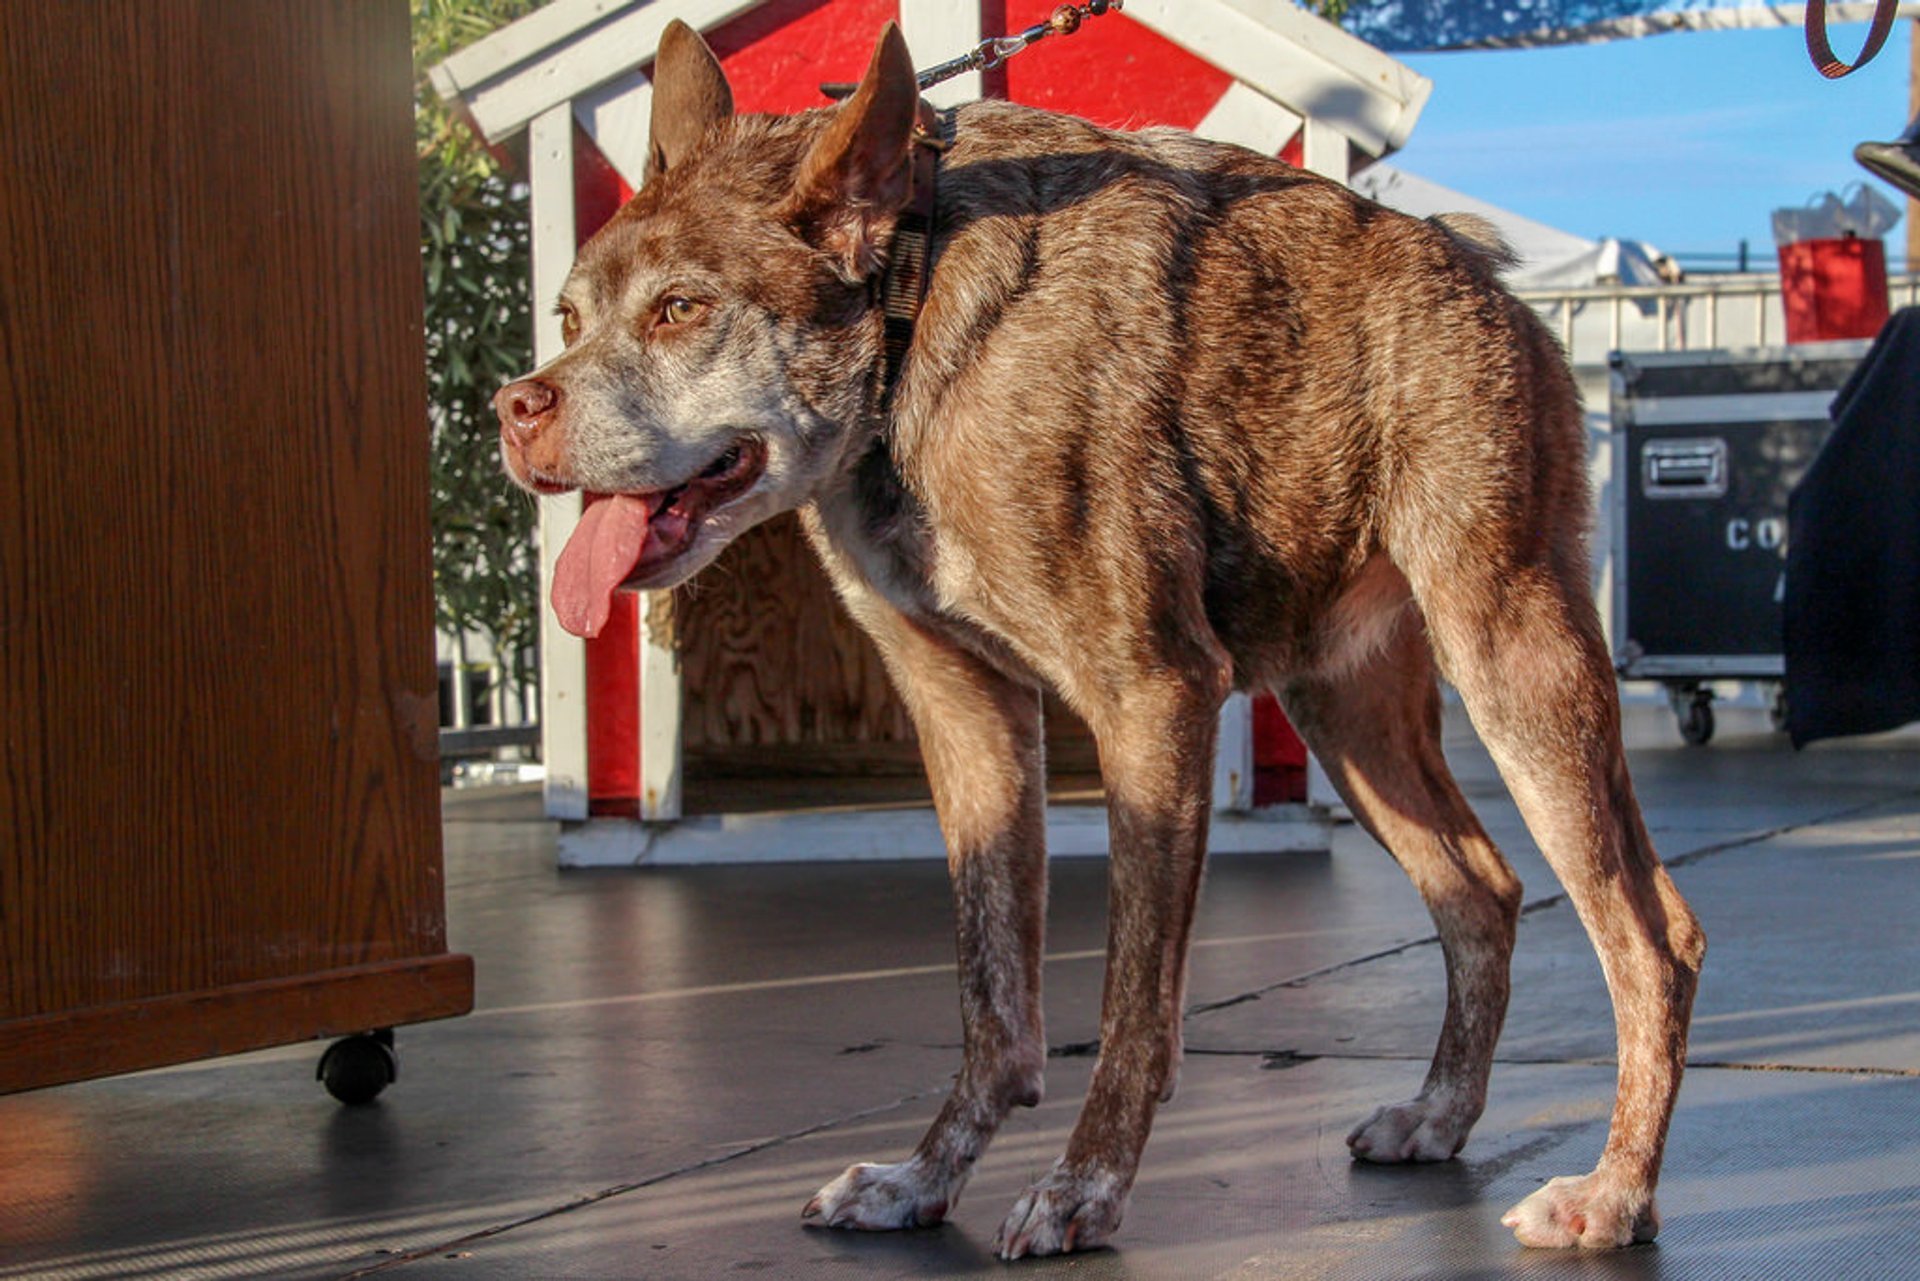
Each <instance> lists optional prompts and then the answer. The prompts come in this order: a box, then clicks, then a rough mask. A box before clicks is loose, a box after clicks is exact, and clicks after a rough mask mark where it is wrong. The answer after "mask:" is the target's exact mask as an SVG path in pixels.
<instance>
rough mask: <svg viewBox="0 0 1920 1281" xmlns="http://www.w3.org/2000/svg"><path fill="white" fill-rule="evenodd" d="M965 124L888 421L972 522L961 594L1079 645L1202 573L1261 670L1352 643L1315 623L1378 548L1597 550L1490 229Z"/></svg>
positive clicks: (1229, 151) (940, 505) (1059, 123)
mask: <svg viewBox="0 0 1920 1281" xmlns="http://www.w3.org/2000/svg"><path fill="white" fill-rule="evenodd" d="M952 133H953V138H954V141H953V145H952V147H951V149H950V150H949V151H948V152H947V153H946V155H945V157H944V158H943V160H942V164H941V171H940V178H939V186H938V191H939V196H940V199H939V210H938V219H937V223H936V228H935V245H936V254H937V257H936V260H935V269H934V273H933V284H932V290H931V294H930V296H929V297H928V299H927V303H926V308H925V312H924V314H923V318H922V322H921V327H920V333H919V336H918V339H917V342H916V344H915V347H914V353H913V357H912V359H911V360H910V362H909V364H908V367H907V372H906V375H905V380H904V383H903V386H902V388H901V393H900V396H899V398H898V400H897V402H896V408H897V415H896V423H895V427H894V430H895V432H896V433H897V437H898V440H899V446H900V448H899V454H900V457H901V458H902V459H903V460H904V462H905V465H906V467H907V468H908V474H907V477H906V479H907V481H908V487H909V488H910V489H911V490H912V491H913V492H914V493H915V494H917V495H919V496H921V497H922V498H923V499H924V501H925V502H926V503H927V504H928V505H929V507H930V509H931V510H930V512H929V515H930V517H931V520H930V526H931V528H933V529H936V530H950V531H954V532H955V533H957V534H960V535H963V536H964V539H963V541H964V544H965V548H964V551H961V550H960V548H959V547H958V546H957V545H956V544H957V542H958V541H959V540H956V541H955V543H950V551H949V555H948V556H947V558H946V562H947V563H946V564H945V565H944V566H943V565H940V564H936V565H934V566H933V571H934V572H935V573H936V574H937V575H939V585H940V589H941V590H940V594H941V596H942V597H943V598H944V599H946V600H948V601H949V602H952V603H958V604H960V605H962V606H963V608H964V609H965V611H966V612H968V613H975V612H980V611H987V612H990V613H991V614H993V615H994V617H995V619H996V621H998V620H1002V619H1004V620H1028V625H1030V626H1041V627H1044V626H1046V625H1049V624H1052V625H1057V626H1059V627H1061V628H1063V629H1070V630H1073V631H1076V632H1084V629H1085V628H1086V625H1087V620H1088V619H1089V618H1102V617H1104V616H1107V615H1110V614H1114V613H1116V612H1120V613H1131V612H1132V611H1135V610H1140V609H1149V610H1156V611H1161V612H1173V613H1177V612H1178V611H1179V610H1180V609H1181V608H1182V604H1183V603H1182V602H1180V601H1177V600H1170V599H1166V598H1165V588H1164V587H1162V588H1159V589H1156V593H1157V595H1158V597H1159V598H1158V599H1152V598H1148V597H1146V596H1141V595H1138V594H1130V593H1128V592H1127V590H1126V589H1127V587H1128V585H1130V584H1134V583H1139V582H1145V581H1153V582H1157V583H1161V584H1174V583H1191V584H1199V585H1201V598H1200V599H1201V607H1202V608H1203V609H1204V612H1205V617H1206V622H1207V623H1208V625H1209V626H1210V629H1211V630H1212V631H1213V632H1214V633H1215V634H1217V635H1218V636H1219V638H1220V640H1221V642H1222V644H1223V645H1224V647H1225V649H1226V651H1227V653H1228V654H1229V655H1231V657H1232V660H1233V663H1234V667H1235V669H1236V675H1237V677H1238V679H1239V681H1240V682H1241V683H1243V684H1259V683H1263V682H1264V681H1265V680H1267V679H1269V678H1271V677H1272V676H1274V675H1276V674H1278V673H1282V672H1287V671H1291V670H1296V669H1297V668H1299V667H1301V666H1303V665H1305V666H1312V665H1314V664H1315V663H1316V662H1317V661H1319V660H1320V659H1322V658H1329V657H1332V656H1331V655H1327V654H1324V653H1323V652H1322V651H1324V650H1325V649H1327V647H1328V646H1329V645H1333V644H1336V643H1337V640H1336V638H1335V637H1333V636H1330V635H1328V634H1327V629H1325V628H1323V627H1322V626H1321V625H1320V624H1321V621H1322V620H1323V619H1324V618H1325V617H1326V615H1327V613H1328V611H1329V609H1330V608H1331V606H1332V605H1333V604H1334V602H1335V601H1336V600H1338V599H1339V598H1340V597H1341V596H1342V595H1343V594H1344V593H1346V592H1347V591H1349V590H1350V589H1351V588H1352V586H1353V585H1354V584H1355V582H1356V581H1357V580H1358V579H1359V577H1360V576H1361V575H1362V572H1363V570H1364V568H1365V566H1366V565H1367V563H1368V561H1369V560H1370V559H1371V558H1373V557H1375V556H1376V555H1379V554H1381V553H1386V554H1388V555H1390V556H1391V557H1392V558H1393V559H1394V560H1395V562H1397V563H1398V564H1400V566H1401V567H1402V569H1403V570H1409V569H1410V566H1411V565H1413V564H1414V563H1417V562H1419V561H1420V560H1421V558H1423V557H1424V558H1429V559H1430V558H1432V557H1435V556H1439V557H1446V558H1453V557H1458V556H1461V555H1471V554H1475V549H1476V548H1505V547H1511V546H1512V545H1514V543H1515V542H1516V541H1524V542H1528V543H1532V544H1535V545H1537V546H1538V547H1539V548H1540V550H1541V551H1542V552H1543V553H1545V554H1551V555H1553V556H1556V557H1565V558H1567V559H1568V560H1569V562H1580V561H1581V560H1582V557H1583V555H1584V553H1583V537H1584V532H1585V529H1586V525H1587V478H1586V472H1585V450H1584V441H1583V439H1582V435H1581V431H1582V429H1581V426H1580V422H1579V415H1578V410H1577V401H1576V398H1575V393H1574V389H1573V387H1572V383H1571V379H1570V377H1569V375H1568V373H1567V370H1566V366H1565V361H1564V359H1563V357H1562V356H1561V354H1560V352H1559V349H1558V347H1557V345H1556V344H1555V343H1554V341H1553V339H1552V338H1551V336H1550V335H1548V334H1547V333H1546V331H1545V330H1544V328H1543V327H1542V326H1541V325H1540V323H1539V322H1538V320H1537V318H1536V317H1535V316H1534V315H1533V313H1532V311H1531V310H1530V309H1529V308H1527V307H1525V306H1524V305H1522V304H1520V303H1519V302H1517V301H1516V300H1514V299H1513V298H1512V297H1511V296H1510V295H1509V294H1507V293H1506V292H1505V291H1504V290H1503V289H1502V288H1501V287H1500V285H1499V284H1498V282H1497V280H1496V278H1495V273H1496V271H1497V269H1498V268H1499V266H1500V265H1501V263H1502V260H1503V250H1502V249H1501V247H1500V246H1499V244H1498V240H1497V238H1492V239H1490V238H1489V229H1486V228H1482V227H1479V226H1476V225H1475V224H1473V223H1461V224H1459V225H1457V226H1449V225H1437V224H1436V223H1433V222H1426V221H1421V220H1417V219H1413V218H1409V217H1406V216H1403V215H1401V214H1398V213H1395V212H1392V211H1390V210H1386V209H1383V208H1381V207H1380V206H1378V205H1375V204H1373V203H1371V202H1369V201H1367V200H1365V199H1363V198H1361V197H1358V196H1356V195H1354V194H1353V193H1351V192H1349V191H1348V190H1347V189H1345V188H1343V187H1341V186H1339V185H1337V184H1334V183H1331V182H1328V181H1325V180H1323V179H1320V178H1318V177H1315V176H1314V175H1311V174H1307V173H1303V172H1301V171H1299V170H1296V169H1293V168H1291V167H1289V166H1287V165H1285V164H1283V163H1281V162H1279V161H1275V160H1270V159H1267V158H1264V157H1260V156H1256V155H1254V154H1252V153H1250V152H1247V151H1245V150H1243V149H1240V148H1237V147H1230V146H1226V145H1222V144H1216V143H1210V142H1206V141H1204V140H1201V139H1198V138H1195V137H1193V136H1192V135H1189V134H1185V133H1181V132H1176V131H1171V130H1149V131H1143V132H1140V133H1117V132H1110V131H1106V130H1102V129H1097V128H1095V127H1093V126H1091V125H1089V124H1087V123H1085V122H1083V121H1079V120H1075V119H1072V118H1069V117H1063V116H1058V115H1054V114H1051V113H1047V112H1041V111H1036V110H1032V109H1029V108H1024V107H1018V106H1014V105H1011V104H1006V103H997V102H993V103H978V104H974V105H972V106H969V107H965V108H962V109H960V111H959V112H958V113H957V116H956V118H955V119H954V121H953V124H952ZM1143 530H1145V531H1151V532H1153V533H1156V534H1157V535H1158V537H1159V538H1160V539H1161V541H1159V542H1158V543H1151V544H1147V545H1143V542H1142V531H1143ZM934 559H935V560H936V561H938V560H939V559H940V558H939V557H934ZM1142 564H1146V565H1149V566H1159V567H1163V568H1164V570H1165V571H1166V572H1165V573H1157V574H1152V575H1148V576H1146V577H1145V578H1143V576H1142V574H1141V573H1140V572H1139V569H1138V567H1139V566H1141V565H1142ZM943 568H944V569H946V570H948V571H949V572H946V573H944V574H941V573H940V571H941V570H942V569H943ZM1415 572H1417V571H1415ZM1117 585H1118V586H1119V588H1120V590H1121V592H1122V595H1121V596H1120V597H1118V598H1116V596H1115V590H1116V586H1117ZM995 594H997V595H998V596H999V597H1000V599H992V597H993V596H994V595H995ZM1130 596H1131V598H1130ZM1009 597H1010V598H1009ZM1069 620H1070V621H1069ZM1015 625H1016V627H1018V626H1019V624H1015ZM1032 648H1034V649H1047V648H1050V646H1049V645H1047V644H1046V643H1045V642H1044V641H1042V640H1041V639H1040V638H1038V637H1036V638H1035V640H1034V642H1033V645H1032ZM1049 675H1056V673H1049Z"/></svg>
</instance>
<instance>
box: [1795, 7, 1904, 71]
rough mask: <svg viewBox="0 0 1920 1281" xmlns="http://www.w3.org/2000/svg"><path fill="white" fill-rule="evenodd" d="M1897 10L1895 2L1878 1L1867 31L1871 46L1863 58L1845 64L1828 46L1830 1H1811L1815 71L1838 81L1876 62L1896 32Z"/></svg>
mask: <svg viewBox="0 0 1920 1281" xmlns="http://www.w3.org/2000/svg"><path fill="white" fill-rule="evenodd" d="M1896 7H1897V6H1896V4H1895V0H1874V6H1873V25H1872V26H1870V27H1868V28H1867V42H1866V44H1864V45H1862V46H1861V48H1860V56H1859V57H1857V58H1855V59H1854V60H1853V61H1852V62H1842V61H1840V59H1838V58H1836V57H1834V56H1833V46H1832V45H1831V44H1829V43H1827V0H1807V56H1808V57H1809V58H1812V59H1813V65H1814V69H1815V70H1817V71H1818V72H1819V73H1820V74H1821V75H1823V76H1825V77H1826V78H1827V79H1829V80H1838V79H1839V78H1840V77H1841V76H1844V75H1846V74H1848V73H1849V72H1853V71H1858V70H1860V68H1862V67H1864V66H1866V65H1867V64H1868V63H1869V62H1872V61H1873V57H1874V55H1875V54H1877V53H1879V52H1880V46H1882V45H1884V44H1885V43H1886V42H1887V36H1888V34H1889V33H1890V32H1892V30H1893V19H1894V16H1895V13H1894V11H1895V9H1896Z"/></svg>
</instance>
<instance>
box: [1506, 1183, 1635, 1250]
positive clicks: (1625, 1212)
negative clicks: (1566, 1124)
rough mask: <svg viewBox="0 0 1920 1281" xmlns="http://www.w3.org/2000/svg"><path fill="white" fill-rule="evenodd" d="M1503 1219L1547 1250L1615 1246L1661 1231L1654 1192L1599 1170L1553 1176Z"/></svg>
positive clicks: (1524, 1240) (1525, 1240) (1522, 1238)
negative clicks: (1613, 1180)
mask: <svg viewBox="0 0 1920 1281" xmlns="http://www.w3.org/2000/svg"><path fill="white" fill-rule="evenodd" d="M1500 1222H1502V1223H1504V1224H1506V1225H1507V1226H1508V1227H1510V1228H1512V1229H1513V1235H1514V1236H1516V1237H1518V1238H1519V1240H1520V1244H1521V1245H1530V1246H1538V1247H1542V1248H1545V1249H1565V1248H1567V1247H1568V1246H1576V1245H1577V1246H1579V1247H1581V1248H1582V1249H1586V1250H1615V1249H1618V1248H1620V1247H1621V1246H1627V1245H1634V1244H1636V1243H1638V1242H1641V1241H1651V1240H1653V1238H1654V1237H1655V1236H1657V1235H1658V1234H1659V1232H1660V1212H1659V1211H1658V1210H1657V1209H1655V1208H1654V1204H1653V1196H1652V1195H1651V1193H1649V1192H1648V1191H1646V1190H1645V1189H1643V1188H1642V1189H1634V1188H1628V1189H1622V1188H1620V1187H1619V1186H1617V1185H1615V1184H1612V1183H1609V1182H1607V1181H1606V1180H1605V1179H1603V1178H1602V1177H1601V1176H1600V1175H1599V1174H1588V1175H1582V1176H1580V1177H1579V1178H1561V1179H1551V1180H1549V1181H1548V1182H1547V1185H1546V1186H1545V1187H1543V1188H1541V1189H1540V1190H1539V1191H1538V1192H1535V1193H1534V1194H1533V1195H1532V1196H1530V1197H1528V1198H1527V1199H1526V1200H1524V1201H1522V1202H1521V1203H1520V1204H1519V1205H1516V1206H1514V1207H1513V1208H1512V1209H1511V1210H1508V1211H1507V1212H1506V1214H1505V1215H1503V1216H1502V1217H1501V1219H1500Z"/></svg>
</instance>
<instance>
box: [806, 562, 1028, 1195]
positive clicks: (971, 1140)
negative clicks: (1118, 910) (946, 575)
mask: <svg viewBox="0 0 1920 1281" xmlns="http://www.w3.org/2000/svg"><path fill="white" fill-rule="evenodd" d="M856 613H857V614H858V615H859V616H860V619H861V621H862V623H863V624H865V625H866V627H867V630H868V631H869V632H870V633H871V634H872V635H873V637H874V639H875V640H876V641H877V642H878V643H879V645H880V650H881V653H882V654H883V655H884V656H885V657H886V659H887V664H888V667H889V668H890V670H891V671H892V672H893V675H894V680H895V683H896V684H897V685H898V686H899V687H900V690H901V692H902V695H903V696H904V698H905V700H906V703H907V707H908V710H909V712H910V713H911V714H912V716H913V721H914V725H915V728H916V729H917V730H918V732H919V736H920V750H921V754H922V756H923V757H924V759H925V761H926V767H927V777H928V779H929V781H930V782H931V783H932V785H933V795H934V804H935V807H936V808H937V810H938V811H939V815H940V825H941V829H942V832H943V833H944V835H945V837H946V842H947V858H948V866H949V869H950V870H951V873H952V876H953V889H954V897H955V906H956V911H957V915H958V933H959V952H960V1014H961V1023H962V1027H963V1030H964V1033H965V1038H966V1051H965V1061H964V1062H963V1063H962V1065H961V1069H960V1075H959V1078H958V1080H957V1081H956V1082H955V1084H954V1088H953V1093H952V1094H951V1095H950V1096H949V1097H948V1099H947V1102H946V1105H945V1106H944V1107H943V1108H942V1109H941V1110H940V1115H939V1117H938V1118H937V1119H936V1120H935V1121H934V1123H933V1125H932V1127H931V1128H930V1129H928V1131H927V1133H926V1137H925V1138H923V1139H921V1141H920V1146H919V1147H918V1148H917V1149H915V1151H914V1153H913V1155H912V1156H911V1157H909V1158H908V1159H907V1160H905V1161H902V1162H899V1163H898V1164H893V1165H871V1164H862V1165H856V1166H854V1167H852V1168H851V1169H849V1170H847V1171H846V1172H845V1173H844V1174H842V1175H841V1176H840V1177H839V1178H837V1179H835V1180H834V1181H833V1182H831V1183H829V1184H827V1186H826V1187H824V1188H822V1189H821V1190H820V1192H819V1193H818V1194H817V1195H816V1196H815V1197H814V1198H813V1200H811V1201H809V1202H808V1203H807V1206H806V1209H805V1210H804V1211H802V1215H803V1217H804V1218H806V1219H807V1220H809V1221H811V1222H817V1223H822V1224H826V1225H829V1226H833V1227H846V1228H866V1229H888V1228H907V1227H916V1226H926V1225H931V1224H935V1223H939V1222H940V1221H941V1220H942V1219H943V1218H945V1216H946V1214H947V1212H948V1210H950V1209H951V1208H952V1206H953V1204H954V1202H955V1201H957V1200H958V1199H959V1196H960V1190H961V1188H962V1187H963V1186H964V1185H965V1184H966V1181H967V1176H968V1175H969V1174H971V1173H972V1172H973V1166H974V1162H975V1161H977V1160H978V1159H979V1157H980V1154H981V1153H982V1152H984V1151H985V1150H986V1147H987V1144H988V1142H989V1141H990V1140H991V1139H992V1138H993V1135H994V1133H995V1131H997V1130H998V1129H999V1128H1000V1123H1001V1122H1002V1121H1003V1120H1004V1119H1005V1118H1006V1115H1007V1113H1008V1111H1009V1110H1011V1109H1012V1108H1014V1107H1032V1106H1033V1105H1035V1104H1037V1103H1038V1102H1039V1101H1040V1094H1041V1073H1042V1071H1043V1070H1044V1068H1045V1066H1046V1058H1047V1045H1046V1033H1045V1031H1044V1027H1043V1023H1042V1017H1041V1009H1040V963H1041V950H1042V946H1043V942H1044V934H1045V930H1046V914H1047V868H1046V779H1045V771H1044V760H1043V743H1042V738H1041V720H1040V696H1039V694H1038V693H1037V692H1036V691H1035V690H1033V689H1031V688H1028V687H1025V686H1022V685H1020V684H1018V683H1017V682H1015V681H1013V680H1010V679H1008V678H1007V677H1006V676H1004V675H1002V674H1001V673H999V672H997V671H995V670H994V669H993V668H992V667H990V666H988V665H987V664H985V663H983V662H982V661H981V660H980V659H978V658H977V657H975V656H973V655H972V654H970V653H968V652H966V651H965V650H963V649H961V648H959V647H958V646H956V645H954V644H952V643H950V642H948V641H946V640H945V639H943V638H941V637H939V636H936V635H934V634H931V633H929V632H927V631H925V630H923V629H921V628H920V627H919V626H917V625H916V624H914V623H912V622H909V621H908V620H906V619H904V618H902V617H900V616H899V615H898V614H895V613H894V612H893V611H891V610H890V609H888V608H887V607H886V606H884V605H883V604H881V603H879V602H878V601H874V600H867V601H860V602H857V604H856Z"/></svg>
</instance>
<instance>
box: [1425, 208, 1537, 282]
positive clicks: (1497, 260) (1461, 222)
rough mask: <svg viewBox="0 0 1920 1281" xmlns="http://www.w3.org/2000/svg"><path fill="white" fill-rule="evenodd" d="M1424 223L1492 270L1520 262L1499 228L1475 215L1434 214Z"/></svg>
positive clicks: (1513, 265)
mask: <svg viewBox="0 0 1920 1281" xmlns="http://www.w3.org/2000/svg"><path fill="white" fill-rule="evenodd" d="M1427 221H1428V222H1430V223H1432V224H1433V225H1434V226H1436V227H1438V228H1440V230H1442V231H1444V232H1446V233H1447V234H1448V235H1449V236H1452V237H1453V239H1454V241H1455V243H1457V244H1458V245H1459V246H1460V247H1461V248H1463V249H1465V250H1466V251H1467V252H1469V253H1471V254H1472V255H1473V256H1474V257H1476V258H1478V259H1479V260H1480V261H1481V262H1483V263H1485V264H1486V265H1487V266H1488V267H1489V268H1491V269H1492V270H1493V271H1495V272H1502V271H1510V270H1512V269H1513V268H1515V267H1518V266H1519V265H1520V255H1519V254H1517V253H1515V252H1514V251H1513V246H1511V245H1509V244H1508V243H1507V242H1506V240H1505V239H1504V238H1503V237H1502V236H1501V235H1500V229H1499V228H1498V227H1495V226H1494V225H1493V224H1492V223H1491V222H1489V221H1488V220H1487V219H1485V218H1482V217H1481V216H1480V215H1479V214H1470V213H1443V214H1435V215H1433V217H1431V218H1429V219H1427Z"/></svg>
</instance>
